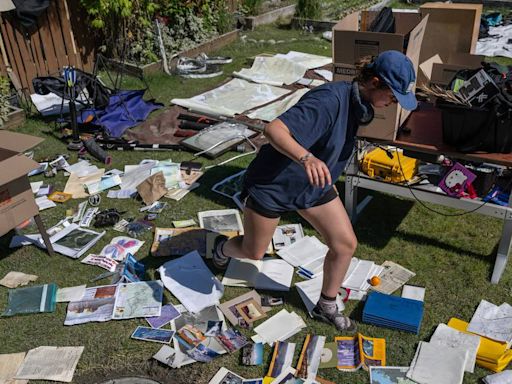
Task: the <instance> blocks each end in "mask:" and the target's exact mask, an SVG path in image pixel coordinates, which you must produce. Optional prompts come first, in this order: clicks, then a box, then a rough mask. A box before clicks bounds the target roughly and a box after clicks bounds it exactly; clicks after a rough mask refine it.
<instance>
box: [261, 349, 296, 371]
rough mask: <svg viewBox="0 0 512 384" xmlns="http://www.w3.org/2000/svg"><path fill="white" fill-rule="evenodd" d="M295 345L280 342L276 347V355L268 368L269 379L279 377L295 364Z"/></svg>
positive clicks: (274, 354)
mask: <svg viewBox="0 0 512 384" xmlns="http://www.w3.org/2000/svg"><path fill="white" fill-rule="evenodd" d="M295 346H296V344H295V343H287V342H285V341H278V342H277V343H275V345H274V353H273V354H272V360H271V361H270V366H269V368H268V373H267V376H268V377H274V378H275V377H277V376H279V375H280V374H281V373H282V372H283V371H284V370H285V369H287V368H289V367H291V366H292V364H293V355H294V354H295Z"/></svg>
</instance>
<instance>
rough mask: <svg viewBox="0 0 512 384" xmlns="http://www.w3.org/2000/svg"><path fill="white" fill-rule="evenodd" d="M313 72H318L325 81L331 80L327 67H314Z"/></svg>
mask: <svg viewBox="0 0 512 384" xmlns="http://www.w3.org/2000/svg"><path fill="white" fill-rule="evenodd" d="M315 73H317V74H319V75H320V76H322V77H323V78H324V79H325V80H327V81H332V72H331V71H329V70H327V69H315Z"/></svg>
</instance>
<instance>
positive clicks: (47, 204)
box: [36, 196, 57, 211]
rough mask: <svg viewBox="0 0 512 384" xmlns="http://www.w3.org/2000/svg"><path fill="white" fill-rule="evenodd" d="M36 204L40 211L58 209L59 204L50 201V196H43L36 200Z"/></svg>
mask: <svg viewBox="0 0 512 384" xmlns="http://www.w3.org/2000/svg"><path fill="white" fill-rule="evenodd" d="M36 204H37V206H38V207H39V211H44V210H45V209H48V208H53V207H56V206H57V204H55V203H54V202H53V201H51V200H50V199H48V196H41V197H38V198H37V199H36Z"/></svg>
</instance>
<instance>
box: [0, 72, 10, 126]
mask: <svg viewBox="0 0 512 384" xmlns="http://www.w3.org/2000/svg"><path fill="white" fill-rule="evenodd" d="M10 95H11V86H10V83H9V79H7V78H6V77H3V76H0V126H2V125H4V123H5V122H6V121H7V115H8V114H9V112H10V108H9V106H10V104H9V96H10Z"/></svg>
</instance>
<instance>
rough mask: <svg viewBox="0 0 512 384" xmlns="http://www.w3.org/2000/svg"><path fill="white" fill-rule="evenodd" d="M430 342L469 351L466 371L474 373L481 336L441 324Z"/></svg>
mask: <svg viewBox="0 0 512 384" xmlns="http://www.w3.org/2000/svg"><path fill="white" fill-rule="evenodd" d="M430 342H431V343H434V344H440V345H445V346H447V347H452V348H459V349H462V350H463V351H467V353H468V358H467V360H466V366H465V369H464V370H465V371H466V372H471V373H473V371H474V369H475V362H476V354H477V351H478V347H479V346H480V336H476V335H471V334H469V333H464V332H460V331H457V330H456V329H453V328H451V327H449V326H447V325H446V324H439V325H438V326H437V328H436V330H435V332H434V334H433V335H432V337H431V338H430Z"/></svg>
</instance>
